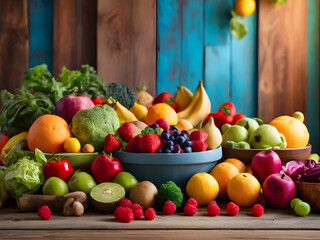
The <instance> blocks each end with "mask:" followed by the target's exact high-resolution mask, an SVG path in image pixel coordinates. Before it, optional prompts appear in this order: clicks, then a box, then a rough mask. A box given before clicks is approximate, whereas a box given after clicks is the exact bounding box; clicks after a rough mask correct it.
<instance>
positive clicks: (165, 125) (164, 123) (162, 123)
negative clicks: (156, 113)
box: [156, 118, 169, 130]
mask: <svg viewBox="0 0 320 240" xmlns="http://www.w3.org/2000/svg"><path fill="white" fill-rule="evenodd" d="M156 124H158V125H159V127H161V128H162V129H163V130H168V129H169V124H168V122H167V120H166V119H164V118H159V119H158V120H157V121H156Z"/></svg>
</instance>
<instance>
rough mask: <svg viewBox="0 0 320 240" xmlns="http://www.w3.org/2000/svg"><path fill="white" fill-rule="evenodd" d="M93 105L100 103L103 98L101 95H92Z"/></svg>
mask: <svg viewBox="0 0 320 240" xmlns="http://www.w3.org/2000/svg"><path fill="white" fill-rule="evenodd" d="M91 100H92V102H93V103H94V105H102V104H103V99H102V98H101V97H94V98H92V99H91Z"/></svg>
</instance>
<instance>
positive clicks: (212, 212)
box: [207, 203, 220, 217]
mask: <svg viewBox="0 0 320 240" xmlns="http://www.w3.org/2000/svg"><path fill="white" fill-rule="evenodd" d="M207 212H208V214H209V216H214V217H215V216H218V215H219V213H220V208H219V206H218V204H217V203H215V204H214V203H211V204H210V203H209V205H208V207H207Z"/></svg>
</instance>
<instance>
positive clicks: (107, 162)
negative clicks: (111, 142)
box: [91, 154, 122, 183]
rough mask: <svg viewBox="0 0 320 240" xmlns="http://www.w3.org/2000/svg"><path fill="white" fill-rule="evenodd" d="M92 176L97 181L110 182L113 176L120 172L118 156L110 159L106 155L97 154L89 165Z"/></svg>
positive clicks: (120, 166)
mask: <svg viewBox="0 0 320 240" xmlns="http://www.w3.org/2000/svg"><path fill="white" fill-rule="evenodd" d="M91 171H92V175H93V177H94V178H95V179H96V180H97V181H98V182H99V183H102V182H111V180H112V179H113V177H114V176H115V175H117V174H118V173H119V172H122V165H121V162H120V160H119V159H118V158H116V157H113V158H112V159H110V158H109V157H108V156H107V155H105V154H102V155H100V156H98V157H97V158H96V159H95V160H94V161H93V163H92V165H91Z"/></svg>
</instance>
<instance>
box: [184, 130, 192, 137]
mask: <svg viewBox="0 0 320 240" xmlns="http://www.w3.org/2000/svg"><path fill="white" fill-rule="evenodd" d="M182 133H184V134H186V135H187V137H190V133H189V132H188V131H187V130H183V131H182Z"/></svg>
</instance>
